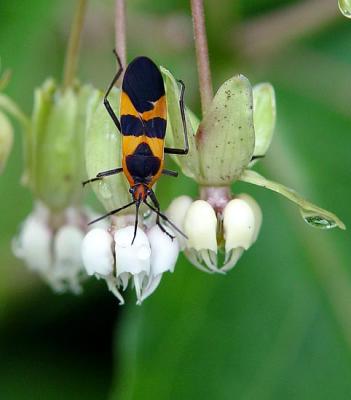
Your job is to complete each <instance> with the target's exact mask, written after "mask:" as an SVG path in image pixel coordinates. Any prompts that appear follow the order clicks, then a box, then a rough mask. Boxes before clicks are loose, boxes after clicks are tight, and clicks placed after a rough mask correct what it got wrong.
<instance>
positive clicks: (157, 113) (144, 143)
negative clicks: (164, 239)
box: [83, 51, 189, 243]
mask: <svg viewBox="0 0 351 400" xmlns="http://www.w3.org/2000/svg"><path fill="white" fill-rule="evenodd" d="M114 53H115V55H116V58H117V61H118V64H119V70H118V72H117V74H116V75H115V77H114V78H113V80H112V82H111V84H110V86H109V88H108V89H107V92H106V94H105V97H104V104H105V107H106V109H107V111H108V113H109V115H110V116H111V118H112V120H113V121H114V123H115V125H116V127H117V129H118V130H119V131H120V133H121V134H122V167H120V168H116V169H112V170H109V171H103V172H100V173H98V174H97V175H96V177H95V178H93V179H89V180H88V181H85V182H83V184H84V185H85V184H86V183H88V182H93V181H96V180H100V179H103V178H104V177H106V176H110V175H115V174H118V173H120V172H123V173H124V175H125V176H126V178H127V180H128V182H129V184H130V189H129V191H130V193H131V194H132V198H133V201H132V202H130V203H128V204H126V205H125V206H123V207H121V208H118V209H116V210H112V211H110V212H109V213H107V214H105V215H103V216H102V217H100V218H98V219H96V220H94V221H92V222H91V224H92V223H94V222H97V221H99V220H101V219H103V218H105V217H107V216H109V215H112V214H116V213H118V212H119V211H121V210H124V209H125V208H127V207H130V206H131V205H133V204H135V205H136V217H135V229H134V237H133V241H134V239H135V235H136V229H137V226H138V210H139V206H140V204H141V203H145V204H146V205H147V206H148V207H149V208H150V209H151V210H152V211H154V212H155V213H156V214H157V219H156V223H157V225H159V227H160V228H161V229H162V230H163V231H164V232H166V233H167V231H166V230H165V228H164V227H163V226H162V225H161V223H160V218H162V219H163V220H165V221H167V222H168V223H169V224H170V225H171V226H172V227H173V228H174V229H176V230H177V231H178V232H179V233H181V234H182V235H184V234H183V233H182V232H181V231H180V230H179V229H178V228H177V227H176V226H175V225H174V224H173V223H172V222H171V221H170V220H169V219H168V218H167V217H166V216H165V215H164V214H162V213H161V212H160V205H159V202H158V200H157V198H156V195H155V193H154V191H153V190H152V187H153V185H154V184H155V182H156V181H157V180H158V179H159V177H160V176H161V175H162V174H164V175H169V176H174V177H177V176H178V173H177V172H175V171H169V170H166V169H164V168H163V164H164V154H187V153H188V150H189V145H188V135H187V127H186V120H185V112H184V90H185V86H184V83H183V82H182V81H178V82H179V83H180V85H181V92H180V98H179V107H180V112H181V117H182V122H183V128H184V149H175V148H169V147H165V146H164V142H165V134H166V126H167V100H166V95H165V88H164V83H163V79H162V75H161V72H160V70H159V69H158V67H157V66H156V65H155V64H154V62H153V61H151V60H150V59H149V58H147V57H137V58H135V59H134V60H133V61H132V62H131V63H130V64H129V65H128V67H127V69H126V71H125V73H124V76H123V82H122V92H121V99H120V118H121V121H119V119H118V117H117V116H116V114H115V113H114V111H113V109H112V107H111V105H110V103H109V101H108V95H109V94H110V92H111V89H112V88H113V86H114V85H115V83H116V81H117V80H118V78H119V77H120V75H121V74H122V72H123V68H122V65H121V61H120V59H119V57H118V55H117V53H116V52H115V51H114ZM148 198H150V200H151V202H152V204H150V203H149V202H148ZM167 234H168V233H167ZM168 235H169V234H168ZM169 236H171V235H169ZM132 243H133V242H132Z"/></svg>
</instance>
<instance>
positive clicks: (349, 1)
mask: <svg viewBox="0 0 351 400" xmlns="http://www.w3.org/2000/svg"><path fill="white" fill-rule="evenodd" d="M339 9H340V11H341V12H342V13H343V15H344V16H345V17H347V18H351V0H339Z"/></svg>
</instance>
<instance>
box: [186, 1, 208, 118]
mask: <svg viewBox="0 0 351 400" xmlns="http://www.w3.org/2000/svg"><path fill="white" fill-rule="evenodd" d="M191 12H192V16H193V29H194V39H195V49H196V60H197V70H198V75H199V86H200V87H199V90H200V97H201V109H202V114H203V115H204V114H205V113H206V111H207V109H208V107H209V105H210V104H211V101H212V98H213V90H212V79H211V70H210V62H209V57H208V46H207V37H206V27H205V13H204V5H203V0H191Z"/></svg>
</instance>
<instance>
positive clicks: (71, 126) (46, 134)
mask: <svg viewBox="0 0 351 400" xmlns="http://www.w3.org/2000/svg"><path fill="white" fill-rule="evenodd" d="M96 98H97V90H96V89H94V88H93V87H92V86H90V85H84V86H79V87H78V88H72V87H69V88H67V89H66V90H65V91H62V90H61V89H59V88H58V87H57V86H56V84H55V82H54V81H53V80H51V79H49V80H47V81H46V82H44V84H43V85H42V87H40V88H38V89H36V91H35V94H34V107H33V114H32V120H31V124H30V127H29V128H28V129H27V130H26V135H25V172H24V176H23V181H24V183H25V184H27V185H28V186H29V187H30V188H31V190H32V191H33V193H34V194H35V196H36V197H37V198H38V199H40V200H41V201H42V202H43V203H45V204H46V205H47V207H49V208H50V209H51V210H52V211H55V212H57V211H62V210H63V209H64V208H66V207H67V206H69V205H74V204H78V203H79V202H80V199H81V196H82V189H81V182H82V180H83V179H84V177H85V168H84V152H83V151H82V148H83V145H84V135H85V130H86V125H87V119H88V114H89V112H90V108H91V107H92V104H93V103H94V101H96Z"/></svg>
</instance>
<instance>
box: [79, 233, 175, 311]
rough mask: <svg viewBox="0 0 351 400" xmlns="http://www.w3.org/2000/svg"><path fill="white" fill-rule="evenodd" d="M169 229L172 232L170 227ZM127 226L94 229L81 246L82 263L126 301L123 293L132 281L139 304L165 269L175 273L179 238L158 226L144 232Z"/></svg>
mask: <svg viewBox="0 0 351 400" xmlns="http://www.w3.org/2000/svg"><path fill="white" fill-rule="evenodd" d="M167 231H168V232H169V233H170V234H172V235H173V232H171V231H170V230H169V229H168V228H167ZM133 236H134V226H132V225H128V226H126V227H124V228H121V229H117V230H116V231H115V232H114V233H113V232H109V231H107V230H106V229H101V228H95V229H92V230H91V231H90V232H89V233H88V234H87V235H86V236H85V238H84V240H83V245H82V257H83V263H84V266H85V268H86V271H87V273H88V275H95V276H96V277H97V278H103V279H104V280H105V281H106V283H107V286H108V288H109V290H111V292H112V293H113V294H114V295H115V296H116V297H117V298H118V299H119V301H120V304H124V299H123V296H122V294H121V292H120V290H121V289H122V290H123V291H124V290H126V288H127V286H128V282H129V280H131V281H132V285H133V286H134V288H135V292H136V296H137V304H141V303H142V301H143V300H145V299H146V298H147V297H148V296H149V295H150V294H152V293H153V292H154V291H155V290H156V288H157V287H158V285H159V283H160V281H161V278H162V275H163V273H164V272H166V271H170V272H173V271H174V267H175V264H176V261H177V258H178V253H179V245H178V241H177V239H173V240H172V239H171V238H170V237H169V236H168V235H167V234H166V233H164V232H163V231H162V230H161V229H160V228H159V227H158V226H157V225H154V226H153V227H152V228H151V229H149V230H147V231H146V232H144V230H143V229H141V228H139V227H138V228H137V232H136V237H135V239H134V242H133V243H132V241H133Z"/></svg>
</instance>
